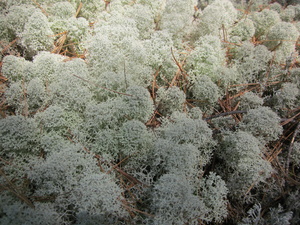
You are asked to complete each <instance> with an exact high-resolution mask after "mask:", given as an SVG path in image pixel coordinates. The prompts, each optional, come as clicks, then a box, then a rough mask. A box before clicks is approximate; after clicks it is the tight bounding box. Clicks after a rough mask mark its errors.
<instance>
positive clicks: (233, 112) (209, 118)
mask: <svg viewBox="0 0 300 225" xmlns="http://www.w3.org/2000/svg"><path fill="white" fill-rule="evenodd" d="M246 112H247V111H246V110H238V111H231V112H224V113H220V114H217V115H213V116H210V117H206V118H204V120H205V121H208V120H211V119H214V118H217V117H221V116H228V115H234V114H240V113H246Z"/></svg>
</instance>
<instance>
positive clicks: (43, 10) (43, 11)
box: [31, 0, 49, 17]
mask: <svg viewBox="0 0 300 225" xmlns="http://www.w3.org/2000/svg"><path fill="white" fill-rule="evenodd" d="M31 1H33V2H34V4H36V5H37V7H39V8H40V10H41V11H42V13H44V14H45V15H46V16H47V17H48V16H49V14H48V13H47V12H46V10H45V9H44V8H43V7H42V6H41V5H40V4H39V3H38V2H37V1H35V0H31Z"/></svg>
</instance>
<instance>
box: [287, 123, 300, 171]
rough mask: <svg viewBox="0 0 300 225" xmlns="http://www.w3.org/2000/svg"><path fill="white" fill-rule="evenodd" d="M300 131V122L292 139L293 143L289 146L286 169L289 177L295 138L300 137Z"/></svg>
mask: <svg viewBox="0 0 300 225" xmlns="http://www.w3.org/2000/svg"><path fill="white" fill-rule="evenodd" d="M299 130H300V122H299V123H298V125H297V127H296V130H295V132H294V135H293V137H292V140H291V143H290V146H289V152H288V156H287V159H286V167H285V172H286V174H287V175H288V172H289V165H290V157H291V154H292V151H293V146H294V142H295V138H296V136H297V135H298V133H299Z"/></svg>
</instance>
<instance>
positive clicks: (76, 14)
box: [74, 2, 83, 18]
mask: <svg viewBox="0 0 300 225" xmlns="http://www.w3.org/2000/svg"><path fill="white" fill-rule="evenodd" d="M82 6H83V4H82V2H80V3H79V6H78V8H77V11H76V13H75V15H74V16H75V18H76V17H77V16H78V14H79V12H80V10H81V8H82Z"/></svg>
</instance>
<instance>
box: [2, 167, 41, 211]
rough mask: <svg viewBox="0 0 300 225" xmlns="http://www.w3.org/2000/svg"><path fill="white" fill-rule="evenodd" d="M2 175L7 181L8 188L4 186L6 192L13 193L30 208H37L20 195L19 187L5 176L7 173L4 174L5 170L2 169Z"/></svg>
mask: <svg viewBox="0 0 300 225" xmlns="http://www.w3.org/2000/svg"><path fill="white" fill-rule="evenodd" d="M0 175H1V176H2V177H4V179H5V180H6V182H7V184H8V187H5V186H4V185H1V186H3V187H4V188H5V189H6V190H8V191H10V192H11V193H13V194H14V195H16V196H17V197H18V198H19V199H21V200H22V201H24V202H25V203H26V204H27V205H28V206H29V207H30V208H33V209H34V208H35V207H34V205H33V203H32V202H31V201H30V200H29V199H28V198H27V197H26V196H25V195H23V194H22V193H19V191H18V189H17V187H16V186H15V185H14V184H13V183H12V182H11V181H10V180H9V179H8V178H7V176H6V175H5V173H4V172H3V170H2V169H1V168H0Z"/></svg>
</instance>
